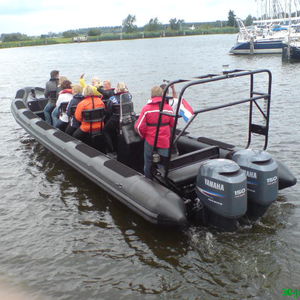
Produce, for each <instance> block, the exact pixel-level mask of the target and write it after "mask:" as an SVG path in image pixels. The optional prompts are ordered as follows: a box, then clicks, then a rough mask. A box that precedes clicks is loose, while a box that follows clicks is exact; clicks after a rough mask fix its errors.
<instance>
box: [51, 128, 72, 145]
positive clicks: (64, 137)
mask: <svg viewBox="0 0 300 300" xmlns="http://www.w3.org/2000/svg"><path fill="white" fill-rule="evenodd" d="M53 135H54V136H55V137H57V138H58V139H60V140H62V141H63V142H65V143H67V142H71V141H77V140H76V139H75V138H73V137H72V136H70V135H68V134H66V133H64V132H62V131H56V132H55V133H54V134H53Z"/></svg>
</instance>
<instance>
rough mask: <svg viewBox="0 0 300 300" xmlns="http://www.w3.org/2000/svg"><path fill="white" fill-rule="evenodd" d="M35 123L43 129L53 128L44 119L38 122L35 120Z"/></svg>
mask: <svg viewBox="0 0 300 300" xmlns="http://www.w3.org/2000/svg"><path fill="white" fill-rule="evenodd" d="M36 125H37V126H39V127H41V128H43V129H44V130H49V129H54V127H52V126H51V125H49V124H48V123H46V122H45V121H38V122H36Z"/></svg>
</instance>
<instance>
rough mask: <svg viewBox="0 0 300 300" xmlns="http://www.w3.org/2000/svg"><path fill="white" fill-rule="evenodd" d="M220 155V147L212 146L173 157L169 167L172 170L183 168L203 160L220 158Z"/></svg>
mask: <svg viewBox="0 0 300 300" xmlns="http://www.w3.org/2000/svg"><path fill="white" fill-rule="evenodd" d="M219 156H220V154H219V147H217V146H210V147H207V148H204V149H199V150H196V151H193V152H189V153H186V154H183V155H180V156H177V157H175V158H173V159H172V160H170V162H169V169H170V170H171V169H177V168H181V167H183V166H187V165H191V164H194V163H197V162H199V161H202V160H207V159H212V158H219Z"/></svg>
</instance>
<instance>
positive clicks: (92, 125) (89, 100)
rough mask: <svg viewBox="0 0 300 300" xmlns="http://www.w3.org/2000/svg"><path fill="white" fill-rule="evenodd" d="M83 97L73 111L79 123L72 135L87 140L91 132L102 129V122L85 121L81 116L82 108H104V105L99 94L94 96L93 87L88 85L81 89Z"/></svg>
mask: <svg viewBox="0 0 300 300" xmlns="http://www.w3.org/2000/svg"><path fill="white" fill-rule="evenodd" d="M83 96H84V99H83V100H82V101H81V102H80V103H79V104H78V105H77V108H76V111H75V118H76V120H77V121H78V122H80V123H81V125H80V127H79V128H77V129H76V131H75V132H74V133H73V136H74V137H75V138H76V139H79V140H82V141H87V139H88V137H89V135H90V133H91V132H96V131H99V130H102V129H103V127H104V122H85V121H84V120H83V117H82V112H83V111H84V110H90V109H95V108H105V105H104V103H103V101H102V100H101V98H100V97H99V96H95V93H94V89H93V87H92V86H90V85H88V86H86V87H85V88H84V90H83Z"/></svg>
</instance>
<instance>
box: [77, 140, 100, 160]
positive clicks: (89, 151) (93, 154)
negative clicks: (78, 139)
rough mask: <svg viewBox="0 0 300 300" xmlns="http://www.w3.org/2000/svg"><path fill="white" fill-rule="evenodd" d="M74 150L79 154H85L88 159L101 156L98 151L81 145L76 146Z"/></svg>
mask: <svg viewBox="0 0 300 300" xmlns="http://www.w3.org/2000/svg"><path fill="white" fill-rule="evenodd" d="M75 148H76V149H77V150H78V151H80V152H81V153H83V154H85V155H86V156H88V157H90V158H93V157H97V156H100V155H101V153H100V152H99V151H98V150H96V149H94V148H92V147H90V146H88V145H86V144H83V143H82V144H79V145H77V146H76V147H75Z"/></svg>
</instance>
